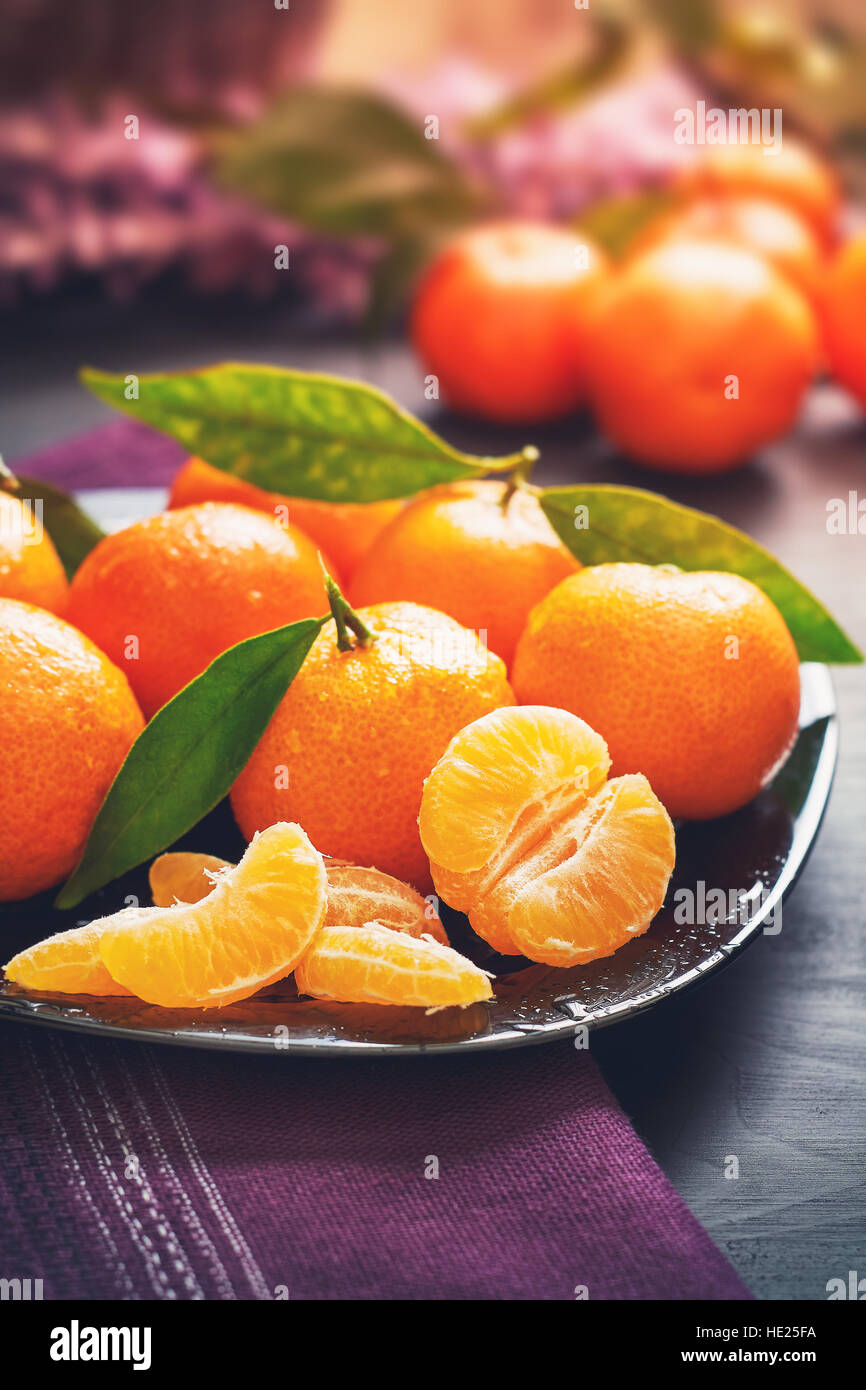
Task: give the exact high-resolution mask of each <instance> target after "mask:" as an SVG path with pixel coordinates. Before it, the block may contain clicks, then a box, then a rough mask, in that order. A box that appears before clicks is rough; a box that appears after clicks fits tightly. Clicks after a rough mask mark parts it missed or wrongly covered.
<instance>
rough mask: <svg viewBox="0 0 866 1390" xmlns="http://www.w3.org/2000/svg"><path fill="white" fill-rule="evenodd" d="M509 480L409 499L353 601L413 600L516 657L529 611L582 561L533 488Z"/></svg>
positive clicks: (370, 558)
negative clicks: (512, 486) (511, 488)
mask: <svg viewBox="0 0 866 1390" xmlns="http://www.w3.org/2000/svg"><path fill="white" fill-rule="evenodd" d="M504 494H505V484H504V483H497V482H487V481H480V482H472V481H470V482H462V483H454V484H449V485H447V486H443V487H441V488H434V489H432V490H431V491H430V492H427V493H425V494H423V496H421V497H419V498H417V499H416V501H414V502H412V503H410V505H409V506H408V507H407V508H406V509H405V511H403V512H401V514H400V516H398V517H397V518H396V520H394V521H392V523H391V525H390V526H389V527H388V528H387V530H386V531H384V532H383V533H382V535H381V536H380V537H379V540H378V541H377V543H376V545H375V546H374V547H373V549H372V550H371V551H370V553H369V554H368V555H367V557H366V559H365V560H363V561H362V563H361V565H360V566H359V568H358V571H357V573H356V575H355V579H354V582H353V584H352V587H351V593H352V601H353V603H355V604H368V603H381V602H384V601H387V600H389V599H408V600H410V601H411V602H413V603H423V604H427V605H428V606H429V607H430V608H438V609H440V610H441V611H442V612H443V613H448V614H449V615H450V616H451V617H452V618H455V619H456V620H457V622H458V623H461V624H462V626H463V627H468V628H471V629H472V630H473V631H474V632H479V633H481V632H484V633H486V642H487V645H488V646H489V648H490V650H491V651H493V652H496V655H497V656H501V657H502V660H503V661H504V662H505V663H506V665H508V664H509V663H510V661H511V659H512V657H513V655H514V648H515V647H516V645H517V639H518V637H519V636H520V634H521V632H522V631H523V627H524V624H525V622H526V619H527V617H528V615H529V611H530V609H531V608H533V607H534V605H535V604H536V603H537V602H538V601H539V599H541V598H543V597H544V595H545V594H546V593H548V592H549V591H550V590H551V589H552V588H553V586H554V585H555V584H558V583H559V581H560V580H561V579H564V578H565V577H566V575H569V574H574V573H575V571H576V570H578V569H579V568H580V565H579V563H578V561H577V560H575V558H574V556H573V555H572V554H571V553H570V552H569V551H568V550H566V548H565V546H564V545H563V544H562V542H561V541H560V539H559V537H558V536H557V535H556V533H555V531H554V530H553V527H552V526H551V525H550V523H549V522H548V520H547V518H546V517H545V515H544V513H543V512H542V510H541V507H540V506H539V504H538V502H537V500H536V498H535V496H534V495H533V494H532V493H530V492H527V491H524V490H518V491H516V492H514V493H513V494H512V496H511V497H510V498H509V499H508V502H507V505H503V497H504Z"/></svg>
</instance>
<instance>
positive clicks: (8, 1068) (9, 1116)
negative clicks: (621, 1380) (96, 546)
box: [0, 422, 751, 1300]
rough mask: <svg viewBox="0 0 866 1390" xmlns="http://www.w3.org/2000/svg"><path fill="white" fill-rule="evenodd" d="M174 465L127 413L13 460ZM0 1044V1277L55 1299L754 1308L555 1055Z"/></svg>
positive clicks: (118, 466) (137, 479)
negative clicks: (689, 1303) (593, 1302)
mask: <svg viewBox="0 0 866 1390" xmlns="http://www.w3.org/2000/svg"><path fill="white" fill-rule="evenodd" d="M179 459H180V455H179V452H178V451H177V450H176V449H175V448H174V446H172V445H167V444H166V443H165V441H163V440H161V439H160V438H159V437H158V436H156V435H153V434H152V433H151V432H150V431H147V430H145V429H143V428H142V427H139V426H136V425H133V424H126V423H125V422H123V423H120V424H116V425H111V426H109V427H108V428H107V429H103V430H100V431H98V432H96V433H95V434H93V435H90V436H87V437H84V438H80V439H76V440H73V441H71V442H70V443H68V444H65V445H60V446H58V447H57V448H55V449H49V450H44V451H42V452H41V453H40V454H39V455H37V456H32V457H31V458H29V459H28V460H26V462H25V463H23V464H19V465H18V466H19V468H20V470H21V471H22V472H27V473H31V474H36V475H37V476H42V477H44V478H46V479H50V480H51V481H53V482H59V483H61V484H66V485H69V484H71V483H77V484H78V485H79V486H90V487H105V486H109V485H111V484H114V485H124V484H137V485H146V484H148V483H165V482H167V481H168V480H169V478H170V476H171V472H172V470H173V468H174V467H176V466H177V463H178V462H179ZM0 1033H2V1044H3V1051H2V1056H3V1073H4V1077H3V1082H2V1086H0V1145H2V1149H0V1152H2V1154H3V1160H2V1177H0V1270H2V1271H3V1272H4V1273H8V1274H9V1275H10V1276H11V1274H13V1273H14V1274H15V1275H17V1276H18V1277H21V1278H27V1277H29V1278H32V1279H42V1280H43V1281H44V1292H45V1297H47V1298H87V1299H93V1298H126V1299H134V1298H144V1299H152V1298H180V1299H194V1298H208V1299H235V1298H238V1299H269V1298H279V1297H282V1298H285V1297H289V1298H295V1299H297V1298H300V1299H304V1298H317V1299H321V1298H347V1299H365V1298H386V1299H395V1298H407V1299H445V1298H461V1299H569V1300H571V1299H574V1298H575V1297H579V1296H583V1297H589V1298H590V1299H648V1298H660V1299H691V1298H694V1299H744V1298H749V1297H750V1296H751V1295H750V1294H749V1291H748V1290H747V1289H746V1287H745V1286H744V1285H743V1284H742V1282H741V1281H740V1279H739V1277H738V1276H737V1274H736V1273H735V1272H734V1270H733V1269H732V1268H731V1266H730V1265H729V1264H728V1263H727V1261H726V1260H725V1258H724V1257H723V1256H722V1254H721V1253H720V1251H719V1250H718V1249H717V1248H716V1246H715V1245H714V1244H713V1243H712V1241H711V1240H710V1238H709V1236H708V1235H707V1233H706V1232H705V1231H704V1230H703V1228H702V1227H701V1226H700V1225H699V1224H698V1222H697V1221H696V1220H695V1219H694V1217H693V1216H692V1215H691V1213H690V1212H689V1210H688V1208H687V1207H686V1206H685V1205H684V1203H683V1202H682V1201H681V1199H680V1198H679V1196H678V1195H677V1193H676V1192H675V1191H674V1189H673V1188H672V1187H671V1185H670V1183H668V1181H667V1179H666V1178H665V1177H664V1175H663V1174H662V1173H661V1171H660V1170H659V1168H658V1167H657V1165H656V1164H655V1162H654V1161H653V1159H652V1158H651V1157H650V1155H649V1153H648V1152H647V1150H646V1148H645V1147H644V1145H643V1144H642V1142H641V1141H640V1139H639V1138H638V1136H637V1135H636V1134H635V1132H634V1130H633V1129H632V1127H631V1125H630V1123H629V1121H628V1120H627V1118H626V1116H625V1115H624V1114H623V1113H622V1111H621V1110H620V1108H619V1106H618V1105H617V1103H616V1101H615V1099H614V1098H613V1096H612V1095H611V1094H610V1092H609V1090H608V1089H607V1087H606V1085H605V1083H604V1081H603V1079H602V1077H601V1075H600V1073H599V1071H598V1069H597V1067H596V1065H595V1063H594V1061H593V1060H592V1058H591V1057H590V1056H589V1055H588V1054H587V1053H586V1052H583V1051H577V1050H575V1049H574V1048H573V1047H572V1046H571V1045H569V1044H556V1045H548V1046H543V1047H537V1046H536V1047H533V1048H527V1049H524V1050H521V1051H509V1052H504V1053H499V1054H496V1055H492V1054H491V1055H486V1056H472V1057H457V1056H440V1057H428V1058H423V1059H417V1058H411V1059H405V1060H396V1059H388V1060H382V1059H370V1060H367V1059H360V1058H358V1059H352V1060H349V1059H347V1060H343V1061H333V1060H326V1059H321V1060H317V1061H313V1060H302V1059H292V1058H291V1057H289V1056H287V1055H286V1054H285V1053H277V1054H276V1055H275V1056H274V1058H273V1059H271V1058H261V1057H248V1056H243V1055H238V1054H232V1053H225V1054H224V1055H223V1054H219V1055H217V1054H215V1053H206V1052H203V1051H196V1050H193V1049H189V1050H182V1049H175V1048H163V1049H160V1048H153V1047H149V1046H145V1045H142V1044H135V1043H120V1042H115V1041H110V1040H102V1039H100V1040H95V1039H90V1038H85V1037H75V1036H73V1035H71V1034H69V1033H60V1032H54V1031H50V1030H48V1029H40V1028H35V1027H32V1026H26V1025H12V1024H6V1025H4V1027H3V1028H2V1029H0ZM436 1173H438V1176H434V1174H436ZM583 1291H585V1292H583Z"/></svg>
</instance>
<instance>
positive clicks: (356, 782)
mask: <svg viewBox="0 0 866 1390" xmlns="http://www.w3.org/2000/svg"><path fill="white" fill-rule="evenodd" d="M359 616H360V618H361V619H362V621H363V623H364V624H365V625H366V627H367V628H368V630H369V631H370V633H371V635H372V640H371V641H370V642H369V644H368V645H362V644H361V641H360V639H359V641H358V644H357V645H354V646H352V647H351V649H350V650H347V651H341V650H340V648H339V647H338V644H337V638H338V633H337V630H336V626H335V623H334V622H333V621H331V622H329V623H328V624H327V625H326V626H325V627H324V628H323V629H322V632H321V633H320V634H319V636H318V637H317V638H316V641H315V642H314V643H313V646H312V648H311V650H310V653H309V655H308V656H307V658H306V660H305V662H304V664H303V666H302V667H301V669H300V671H299V672H298V674H297V675H296V676H295V678H294V680H293V681H292V684H291V685H290V687H289V689H288V691H287V693H286V695H285V697H284V699H283V700H282V702H281V704H280V705H279V707H278V708H277V711H276V713H275V714H274V716H273V718H272V720H271V722H270V724H269V726H268V728H267V729H266V731H265V733H264V735H263V737H262V739H261V741H260V742H259V744H258V747H257V748H256V749H255V751H254V752H253V755H252V757H251V758H250V760H249V762H248V763H247V766H246V767H245V768H244V770H243V772H242V773H241V775H240V777H239V778H238V780H237V781H236V782H235V785H234V788H233V790H232V793H231V801H232V808H233V810H234V813H235V817H236V819H237V822H238V825H239V826H240V828H241V831H242V832H243V834H244V835H245V836H247V837H249V836H250V835H252V834H253V833H254V831H256V830H260V829H262V827H263V826H266V825H270V824H271V822H272V821H275V820H281V819H286V818H289V817H290V818H292V819H294V820H297V821H299V822H300V823H301V824H302V825H304V826H305V828H306V830H307V832H308V833H309V835H310V836H311V838H312V839H313V841H314V843H315V844H316V845H318V846H319V847H320V848H321V850H322V851H323V852H324V853H327V854H331V855H334V856H336V857H337V858H340V859H348V860H349V861H350V862H352V863H359V864H375V865H376V867H377V868H379V869H382V870H383V871H385V872H386V873H389V874H394V875H396V877H397V878H400V879H404V880H406V881H407V882H409V883H413V884H415V885H416V886H417V887H422V886H426V884H427V883H428V881H429V870H428V865H427V859H426V856H425V854H424V851H423V849H422V848H421V841H420V840H419V838H418V825H417V817H418V807H419V806H420V804H421V787H422V784H423V782H424V778H425V777H426V776H427V774H428V773H429V771H430V769H431V768H432V766H433V764H434V763H435V762H436V760H437V758H438V757H439V756H440V754H441V753H442V752H443V750H444V749H445V746H446V744H447V743H448V740H449V739H450V738H451V737H452V735H453V734H454V733H455V732H456V730H457V729H459V728H461V727H462V726H463V725H464V724H466V723H468V722H469V720H471V719H475V718H477V716H478V715H479V714H483V713H485V712H486V711H487V710H490V709H495V708H496V707H497V706H498V705H505V704H512V703H513V701H514V696H513V695H512V693H511V688H510V686H509V684H508V681H507V679H506V674H505V666H504V664H503V662H502V661H501V660H500V659H499V657H498V656H494V655H493V653H492V652H489V651H487V650H486V649H485V648H484V647H483V646H481V645H480V644H479V643H478V642H477V641H476V640H475V638H474V637H473V635H472V634H471V633H470V632H468V631H467V630H466V629H465V628H462V627H461V626H460V625H459V624H458V623H456V622H455V621H454V620H453V618H449V617H447V616H446V615H445V614H444V613H438V612H435V611H434V610H433V609H429V608H422V607H419V606H418V605H417V604H411V603H383V604H378V605H375V606H374V607H372V608H365V609H361V610H360V614H359Z"/></svg>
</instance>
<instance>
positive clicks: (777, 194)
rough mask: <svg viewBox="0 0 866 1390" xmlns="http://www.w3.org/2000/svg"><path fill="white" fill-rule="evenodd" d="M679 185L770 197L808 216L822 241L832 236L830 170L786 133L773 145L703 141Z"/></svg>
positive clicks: (834, 201)
mask: <svg viewBox="0 0 866 1390" xmlns="http://www.w3.org/2000/svg"><path fill="white" fill-rule="evenodd" d="M681 186H682V187H683V188H684V189H685V190H688V191H689V192H699V193H710V194H734V195H738V196H739V195H745V196H747V197H751V196H760V197H762V198H773V199H775V200H776V201H777V202H780V203H784V204H785V205H786V206H787V207H790V208H793V209H794V211H795V212H797V213H799V214H800V216H801V217H804V218H805V219H806V221H807V222H810V223H811V225H812V226H813V227H814V229H815V231H816V232H817V234H818V236H819V237H820V238H821V240H822V242H823V243H824V244H825V245H827V244H829V243H830V242H832V240H833V237H834V233H835V229H836V223H837V220H838V217H839V210H840V207H841V190H840V186H839V180H838V178H837V176H836V173H835V172H834V170H833V169H832V168H831V167H830V165H829V164H828V163H827V162H826V160H824V159H822V158H821V156H820V155H819V154H818V153H817V152H816V151H815V150H813V149H812V148H811V147H810V146H809V145H807V144H804V142H803V141H802V140H798V139H797V138H796V137H794V136H791V135H785V136H784V138H783V140H782V143H781V145H780V146H778V147H777V148H776V149H775V150H774V149H772V148H771V147H769V146H767V145H763V144H761V143H760V142H752V141H748V142H742V143H741V142H739V141H730V142H728V143H726V144H719V145H707V146H706V147H705V148H704V150H703V151H702V157H701V159H700V160H698V161H697V162H696V163H695V164H694V165H693V166H692V167H691V168H689V169H688V170H687V171H686V172H685V173H684V174H683V176H682V180H681Z"/></svg>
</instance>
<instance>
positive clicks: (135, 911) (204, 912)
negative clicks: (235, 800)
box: [97, 823, 327, 1009]
mask: <svg viewBox="0 0 866 1390" xmlns="http://www.w3.org/2000/svg"><path fill="white" fill-rule="evenodd" d="M326 901H327V880H326V878H325V866H324V864H323V862H322V856H321V855H320V854H319V853H318V851H317V850H315V849H314V848H313V846H312V845H311V844H310V841H309V840H308V838H307V836H306V835H305V834H304V831H303V830H302V829H301V827H300V826H299V825H286V824H282V823H281V824H277V825H272V826H270V827H269V828H268V829H267V830H263V831H262V833H261V835H257V836H256V837H255V838H254V839H253V840H252V841H251V843H250V844H249V846H248V847H247V850H246V853H245V854H244V857H243V859H242V860H241V862H240V863H239V864H238V865H237V866H236V867H235V868H233V869H230V870H228V871H227V872H226V873H224V874H222V875H221V876H220V877H219V879H218V880H217V882H216V884H215V885H214V889H213V892H212V893H209V894H208V895H207V897H205V898H203V899H202V900H201V902H197V903H192V904H186V903H178V904H176V905H175V906H173V907H130V908H124V910H123V911H122V912H117V913H115V914H114V916H113V917H105V918H103V919H102V921H101V922H100V923H98V924H97V925H98V926H99V927H100V928H101V932H100V936H99V942H98V945H99V954H100V956H101V958H102V963H103V965H104V966H105V968H106V969H107V971H108V973H109V975H110V976H111V977H112V979H114V980H117V981H118V983H119V984H122V985H124V986H125V987H126V988H127V989H128V990H130V991H131V993H132V994H136V995H138V997H139V998H140V999H144V1000H146V1001H147V1003H149V1004H160V1005H162V1006H163V1007H164V1008H170V1009H193V1008H214V1007H218V1006H221V1005H224V1004H231V1003H234V1002H235V1001H237V1000H238V999H247V998H249V996H250V995H251V994H255V993H256V991H257V990H259V989H261V988H262V986H263V985H268V984H272V983H273V981H274V980H281V979H282V978H283V977H284V976H285V975H288V974H290V973H291V971H292V970H293V969H294V967H295V964H296V963H297V961H298V960H299V959H300V957H301V955H302V954H303V952H304V951H305V950H306V948H307V947H308V946H309V944H310V942H311V941H312V939H313V937H314V936H315V934H316V932H317V931H318V930H319V927H320V926H321V925H322V922H323V920H324V916H325V906H326Z"/></svg>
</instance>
